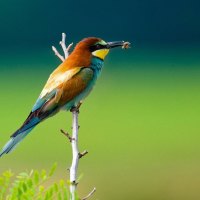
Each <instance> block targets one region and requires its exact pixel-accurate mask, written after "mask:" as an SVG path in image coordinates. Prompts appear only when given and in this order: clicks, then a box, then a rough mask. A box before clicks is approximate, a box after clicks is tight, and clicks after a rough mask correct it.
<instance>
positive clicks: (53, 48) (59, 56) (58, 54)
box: [52, 46, 65, 62]
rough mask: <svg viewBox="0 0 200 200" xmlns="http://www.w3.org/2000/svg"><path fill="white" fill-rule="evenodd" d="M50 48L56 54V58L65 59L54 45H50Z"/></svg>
mask: <svg viewBox="0 0 200 200" xmlns="http://www.w3.org/2000/svg"><path fill="white" fill-rule="evenodd" d="M52 50H53V51H54V53H55V55H56V56H57V57H58V58H60V60H61V61H62V62H64V61H65V59H64V57H63V56H61V55H60V53H59V52H58V50H57V49H56V47H54V46H52Z"/></svg>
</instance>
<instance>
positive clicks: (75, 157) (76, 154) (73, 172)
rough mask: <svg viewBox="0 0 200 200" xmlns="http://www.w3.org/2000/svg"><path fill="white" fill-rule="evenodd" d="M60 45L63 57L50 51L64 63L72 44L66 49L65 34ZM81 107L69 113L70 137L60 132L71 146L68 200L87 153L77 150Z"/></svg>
mask: <svg viewBox="0 0 200 200" xmlns="http://www.w3.org/2000/svg"><path fill="white" fill-rule="evenodd" d="M60 45H61V47H62V50H63V52H64V56H62V55H61V54H60V53H59V52H58V50H57V49H56V48H55V47H54V46H52V50H53V51H54V53H55V55H56V56H57V57H58V58H59V59H60V60H61V61H62V62H64V61H65V60H66V59H67V58H68V56H69V54H70V52H69V50H70V49H71V47H72V45H73V43H71V44H69V45H68V46H67V47H66V34H65V33H62V41H60ZM80 105H81V102H80V104H79V105H78V106H77V107H75V108H72V109H71V110H70V111H71V112H72V117H73V120H72V136H70V134H69V133H68V132H65V131H64V130H62V129H61V130H60V131H61V133H63V134H64V135H65V136H66V137H67V138H68V140H69V141H70V143H71V146H72V164H71V167H70V169H69V172H70V200H75V196H76V195H75V194H76V188H77V185H78V182H77V181H76V180H77V171H78V163H79V159H80V158H82V157H83V156H85V155H86V154H88V151H86V150H85V151H83V152H82V153H80V151H79V148H78V130H79V128H80V126H79V125H78V114H79V107H80ZM95 191H96V188H94V189H93V190H92V191H91V192H90V193H89V194H88V195H87V196H86V197H84V198H83V199H82V200H87V199H88V198H90V197H91V196H92V195H93V193H94V192H95Z"/></svg>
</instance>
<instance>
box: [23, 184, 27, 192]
mask: <svg viewBox="0 0 200 200" xmlns="http://www.w3.org/2000/svg"><path fill="white" fill-rule="evenodd" d="M22 187H23V191H24V192H26V191H27V185H26V183H25V182H23V183H22Z"/></svg>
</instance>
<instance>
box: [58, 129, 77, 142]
mask: <svg viewBox="0 0 200 200" xmlns="http://www.w3.org/2000/svg"><path fill="white" fill-rule="evenodd" d="M60 132H61V133H63V134H64V135H65V136H66V137H67V138H68V139H69V141H70V142H72V140H73V139H74V138H72V137H71V136H70V135H69V133H68V132H65V131H64V130H63V129H60Z"/></svg>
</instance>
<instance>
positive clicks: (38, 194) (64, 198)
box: [0, 164, 69, 200]
mask: <svg viewBox="0 0 200 200" xmlns="http://www.w3.org/2000/svg"><path fill="white" fill-rule="evenodd" d="M56 166H57V165H56V164H54V165H53V166H52V168H51V169H50V171H49V172H48V173H47V172H46V171H45V170H42V171H40V172H39V171H37V170H32V171H31V172H30V173H27V172H22V173H19V174H18V175H17V176H14V174H13V173H12V172H11V171H10V170H8V171H5V172H4V173H2V175H1V176H0V200H33V199H34V200H52V199H55V200H68V199H69V198H68V197H69V191H68V189H67V186H68V183H67V181H65V180H60V181H58V182H55V183H52V180H51V177H52V175H53V174H54V172H55V170H56Z"/></svg>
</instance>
